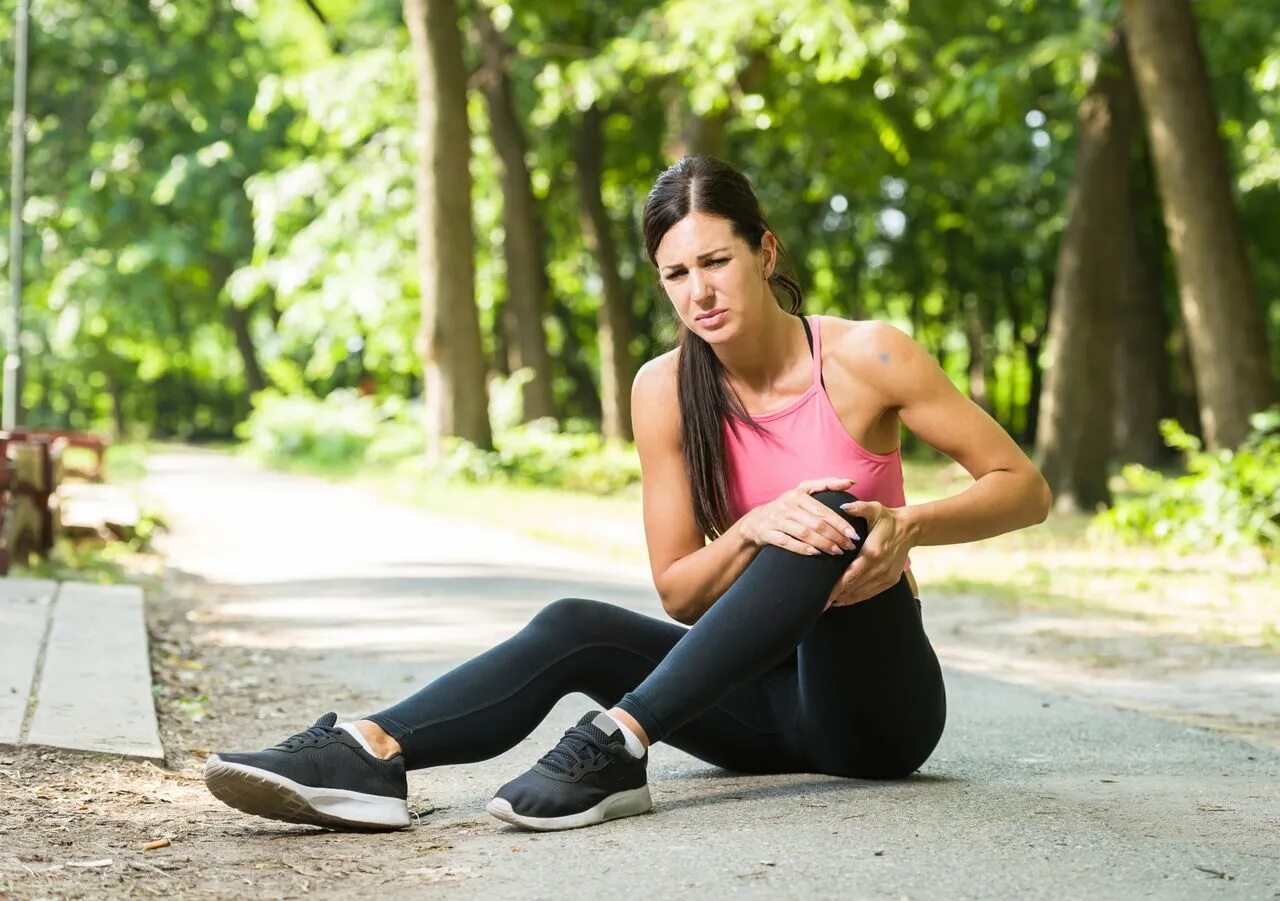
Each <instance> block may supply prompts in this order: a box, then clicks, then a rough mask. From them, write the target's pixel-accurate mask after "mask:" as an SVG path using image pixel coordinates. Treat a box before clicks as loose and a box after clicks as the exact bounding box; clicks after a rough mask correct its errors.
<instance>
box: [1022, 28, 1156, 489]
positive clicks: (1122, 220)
mask: <svg viewBox="0 0 1280 901" xmlns="http://www.w3.org/2000/svg"><path fill="white" fill-rule="evenodd" d="M1100 68H1101V71H1100V72H1099V73H1098V75H1097V77H1096V79H1095V81H1094V83H1093V85H1092V86H1091V87H1090V89H1089V93H1088V94H1087V95H1086V96H1085V98H1084V100H1083V101H1081V103H1080V109H1079V112H1078V114H1077V119H1076V122H1077V135H1078V140H1079V144H1078V148H1077V151H1076V171H1075V176H1074V180H1073V181H1072V184H1071V191H1070V194H1069V196H1068V199H1067V228H1066V231H1065V232H1064V233H1063V236H1062V243H1061V245H1060V247H1059V250H1058V269H1057V272H1058V274H1057V280H1056V282H1055V283H1054V297H1053V313H1052V318H1051V319H1050V322H1049V355H1050V361H1051V362H1050V369H1049V372H1048V375H1047V379H1046V383H1045V387H1044V394H1043V396H1042V398H1041V407H1040V430H1039V432H1040V434H1039V438H1038V442H1037V448H1036V450H1037V453H1038V456H1039V458H1040V467H1041V470H1042V471H1043V472H1044V476H1045V479H1046V480H1048V482H1049V487H1050V488H1052V489H1053V494H1054V499H1055V505H1056V506H1057V507H1058V509H1060V510H1091V509H1093V508H1094V507H1095V506H1096V505H1098V504H1101V503H1105V502H1106V501H1108V500H1109V497H1110V495H1109V492H1108V490H1107V460H1108V458H1109V456H1110V452H1111V404H1112V385H1111V372H1112V366H1111V363H1112V356H1113V354H1114V353H1115V337H1114V335H1115V331H1114V328H1115V324H1114V319H1113V315H1112V310H1113V309H1114V307H1115V305H1116V303H1117V302H1118V300H1119V298H1120V296H1121V294H1122V292H1123V291H1124V289H1125V287H1126V283H1125V279H1124V278H1123V277H1122V273H1123V271H1124V267H1126V266H1127V265H1129V260H1128V256H1127V250H1128V248H1129V239H1130V234H1131V213H1130V203H1129V168H1130V149H1131V147H1132V145H1133V134H1134V125H1135V123H1136V120H1137V108H1136V107H1137V98H1136V96H1135V94H1134V90H1133V81H1132V74H1131V73H1130V71H1129V67H1128V61H1127V57H1126V55H1125V51H1124V41H1123V39H1122V38H1121V37H1120V36H1119V35H1118V34H1117V35H1114V36H1113V40H1112V46H1111V48H1110V50H1109V52H1108V53H1107V55H1106V57H1105V60H1104V62H1103V64H1102V66H1101V67H1100Z"/></svg>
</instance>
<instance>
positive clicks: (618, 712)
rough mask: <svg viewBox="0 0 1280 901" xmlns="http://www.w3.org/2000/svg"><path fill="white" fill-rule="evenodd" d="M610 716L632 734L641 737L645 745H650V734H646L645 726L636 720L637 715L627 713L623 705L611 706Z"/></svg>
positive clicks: (641, 741)
mask: <svg viewBox="0 0 1280 901" xmlns="http://www.w3.org/2000/svg"><path fill="white" fill-rule="evenodd" d="M609 716H611V717H613V718H614V719H615V720H617V721H618V722H619V723H621V724H622V726H623V727H624V728H626V729H628V730H629V731H630V732H631V734H632V735H634V736H635V737H636V738H638V739H640V744H642V745H644V746H645V747H646V748H647V747H649V745H650V741H649V736H648V735H645V732H644V727H642V726H641V725H640V724H639V723H637V722H636V720H635V717H633V716H632V715H631V714H629V713H627V712H626V711H625V710H623V709H622V708H621V707H611V708H609Z"/></svg>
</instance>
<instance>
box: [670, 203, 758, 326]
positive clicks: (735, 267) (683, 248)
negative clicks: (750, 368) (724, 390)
mask: <svg viewBox="0 0 1280 901" xmlns="http://www.w3.org/2000/svg"><path fill="white" fill-rule="evenodd" d="M760 243H761V246H760V247H759V248H756V249H755V250H753V249H752V248H751V247H748V246H747V243H746V242H745V241H743V240H742V239H741V238H739V237H738V236H737V235H735V234H734V233H733V227H732V226H731V225H730V224H729V221H728V220H727V219H721V218H720V217H718V216H708V215H706V214H705V213H690V214H689V215H688V216H685V217H684V218H683V219H681V220H680V221H679V222H677V223H676V224H675V225H673V226H672V227H671V228H670V229H669V230H668V231H667V233H666V234H665V235H663V236H662V241H661V243H659V244H658V250H657V252H656V253H655V254H654V259H655V261H656V262H657V264H658V277H659V278H660V279H661V280H662V287H663V288H664V289H666V292H667V297H669V298H670V299H671V303H672V305H673V306H674V307H675V308H676V313H677V314H678V315H679V316H680V319H681V321H683V322H684V324H685V326H686V327H687V328H688V329H689V330H690V331H692V332H694V333H695V334H697V335H698V336H699V337H701V338H703V339H704V340H706V341H709V342H711V343H712V344H717V343H720V342H721V341H724V340H725V339H726V338H728V337H729V336H730V335H732V334H734V333H735V332H737V331H738V330H739V329H740V328H741V327H742V322H743V320H744V319H753V318H756V317H758V316H759V311H760V305H761V304H762V303H763V302H764V301H766V300H768V301H770V302H773V301H772V292H771V291H770V290H769V286H768V282H767V279H768V276H769V274H770V273H772V272H773V266H774V260H775V256H776V243H775V241H774V238H773V235H771V234H769V233H768V232H766V233H765V236H764V238H763V240H762V241H761V242H760Z"/></svg>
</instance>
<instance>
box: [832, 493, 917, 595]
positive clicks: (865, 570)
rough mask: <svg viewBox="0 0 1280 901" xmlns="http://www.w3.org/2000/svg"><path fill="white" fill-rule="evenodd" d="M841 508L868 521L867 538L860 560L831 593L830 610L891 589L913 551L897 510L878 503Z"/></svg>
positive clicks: (858, 503)
mask: <svg viewBox="0 0 1280 901" xmlns="http://www.w3.org/2000/svg"><path fill="white" fill-rule="evenodd" d="M840 509H842V510H843V511H844V512H845V513H847V514H849V515H850V516H858V517H862V518H863V519H865V520H866V521H867V536H866V540H865V541H864V542H863V543H862V549H861V550H860V551H858V557H857V559H855V560H854V561H853V562H852V563H851V564H849V568H848V569H846V570H845V571H844V575H842V576H841V577H840V581H839V582H837V583H836V587H835V588H833V589H832V590H831V595H830V597H828V598H827V607H846V606H848V605H849V604H856V603H858V602H859V601H865V600H867V599H868V598H873V597H875V596H876V595H878V594H879V593H880V592H882V591H886V590H888V589H890V588H892V587H893V586H894V585H896V584H898V580H899V579H901V578H902V573H903V571H904V570H905V569H906V566H907V554H908V553H909V552H910V551H911V540H910V538H909V537H908V534H907V533H908V529H907V528H906V527H905V526H904V524H903V522H902V520H901V518H900V516H899V511H897V510H895V509H894V508H892V507H886V506H885V505H884V504H880V503H877V502H875V501H854V502H852V503H848V504H843V505H841V508H840Z"/></svg>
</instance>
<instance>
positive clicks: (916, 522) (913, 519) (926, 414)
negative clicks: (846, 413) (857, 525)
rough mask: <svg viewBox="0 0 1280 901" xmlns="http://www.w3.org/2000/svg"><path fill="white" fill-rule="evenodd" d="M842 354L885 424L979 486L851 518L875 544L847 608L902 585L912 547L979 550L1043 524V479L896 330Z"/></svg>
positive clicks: (853, 576)
mask: <svg viewBox="0 0 1280 901" xmlns="http://www.w3.org/2000/svg"><path fill="white" fill-rule="evenodd" d="M838 353H839V354H840V355H841V362H842V364H843V365H844V366H846V367H847V368H848V370H849V372H850V373H851V375H852V376H853V377H854V379H855V380H856V381H857V382H859V383H861V384H864V385H866V386H868V387H869V388H870V389H871V390H873V391H875V392H876V393H877V394H878V395H880V396H881V397H882V398H884V404H885V409H886V415H893V416H896V417H897V418H898V419H899V420H901V422H902V423H903V424H904V425H905V426H906V427H907V428H908V429H910V430H911V432H912V433H913V434H915V435H916V436H918V437H919V438H920V439H922V440H923V441H925V442H926V443H927V444H929V445H930V446H932V447H934V448H935V449H937V450H939V451H941V452H942V453H944V454H946V455H947V456H948V457H950V458H951V459H953V460H955V461H956V462H957V463H959V464H960V465H961V466H963V467H964V468H965V469H966V470H967V471H968V472H969V474H970V475H972V476H973V478H974V483H973V484H972V485H970V486H969V487H968V488H966V489H965V490H964V491H962V492H960V493H959V494H956V495H954V496H952V497H948V498H944V499H942V500H938V501H933V502H930V503H926V504H914V505H909V506H906V507H899V508H895V509H890V508H886V507H883V506H882V505H880V504H864V503H860V504H857V505H853V506H850V507H849V508H847V509H848V512H850V513H853V514H855V515H858V516H865V517H867V520H868V523H869V524H870V525H871V535H869V536H868V539H867V543H866V545H865V546H864V547H863V549H862V551H861V552H860V554H859V557H858V559H857V560H856V561H854V563H853V565H852V566H850V568H849V571H848V572H846V574H845V577H844V579H842V580H841V584H840V585H837V586H836V595H840V596H841V599H842V600H843V601H844V602H846V603H848V602H852V601H856V600H863V599H865V598H866V597H871V596H873V595H874V594H876V593H878V590H883V587H881V586H882V583H884V582H885V581H886V580H889V581H890V584H892V583H893V582H896V581H897V580H898V578H899V577H900V576H901V572H902V566H901V564H902V562H903V561H905V559H906V555H907V552H908V551H909V550H910V549H911V548H912V547H916V546H920V545H933V544H960V543H963V542H966V541H977V540H979V539H982V538H990V537H991V536H993V535H1000V534H1002V533H1004V532H1011V531H1014V530H1015V529H1021V528H1025V527H1026V526H1030V525H1035V524H1036V523H1039V522H1043V521H1044V519H1045V517H1046V516H1047V515H1048V513H1049V506H1050V503H1051V500H1052V497H1051V494H1050V491H1049V486H1048V483H1046V482H1045V480H1044V477H1043V476H1042V475H1041V474H1040V471H1039V470H1038V469H1037V468H1036V466H1035V464H1034V463H1032V462H1031V460H1029V459H1028V458H1027V455H1026V454H1024V453H1023V452H1022V449H1021V448H1020V447H1018V445H1017V444H1016V443H1015V442H1014V440H1013V439H1012V438H1010V437H1009V435H1008V434H1007V433H1006V432H1005V430H1004V429H1002V428H1001V427H1000V425H999V424H998V423H997V422H996V421H995V420H993V419H992V418H991V417H990V416H988V415H987V413H986V412H985V411H984V410H983V409H982V408H981V407H979V406H978V405H977V404H975V403H974V402H973V401H971V400H969V399H968V398H967V397H965V396H964V395H963V394H961V393H960V392H959V391H958V390H957V389H956V387H955V385H953V384H952V383H951V380H950V379H948V378H947V376H946V374H945V373H943V371H942V370H941V368H939V366H938V364H937V363H936V362H934V360H933V358H932V357H931V356H930V355H929V354H928V353H927V352H926V351H925V350H924V348H922V347H920V345H918V344H917V343H916V342H915V341H913V340H912V339H911V338H909V337H908V336H907V335H905V334H903V333H902V332H901V331H899V330H898V329H896V328H894V327H893V326H891V325H888V324H885V323H866V324H864V325H861V326H859V327H858V328H857V329H851V330H850V331H849V332H848V333H846V335H845V337H844V340H843V341H842V343H841V347H840V350H839V351H838ZM877 532H878V533H879V534H877ZM873 539H874V540H873ZM895 570H896V572H895ZM886 587H887V586H886ZM876 589H878V590H876ZM867 592H871V593H867ZM833 596H835V595H833Z"/></svg>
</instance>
